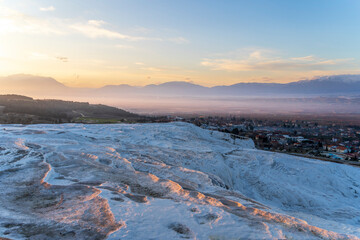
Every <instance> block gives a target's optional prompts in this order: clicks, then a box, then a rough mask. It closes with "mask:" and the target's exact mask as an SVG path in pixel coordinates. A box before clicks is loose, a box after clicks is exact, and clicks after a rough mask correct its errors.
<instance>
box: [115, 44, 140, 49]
mask: <svg viewBox="0 0 360 240" xmlns="http://www.w3.org/2000/svg"><path fill="white" fill-rule="evenodd" d="M115 47H116V48H119V49H134V48H135V47H134V46H131V45H124V44H117V45H115Z"/></svg>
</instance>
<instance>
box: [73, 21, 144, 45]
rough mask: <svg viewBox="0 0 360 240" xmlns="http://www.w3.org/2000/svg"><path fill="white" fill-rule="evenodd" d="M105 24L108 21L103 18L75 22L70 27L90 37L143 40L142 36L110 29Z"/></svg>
mask: <svg viewBox="0 0 360 240" xmlns="http://www.w3.org/2000/svg"><path fill="white" fill-rule="evenodd" d="M105 24H106V22H105V21H102V20H89V21H88V22H87V23H76V24H73V25H71V26H70V28H72V29H74V30H76V31H77V32H79V33H81V34H83V35H85V36H87V37H90V38H111V39H124V40H130V41H138V40H143V38H142V37H136V36H130V35H126V34H122V33H120V32H117V31H114V30H109V29H107V28H105V27H104V25H105Z"/></svg>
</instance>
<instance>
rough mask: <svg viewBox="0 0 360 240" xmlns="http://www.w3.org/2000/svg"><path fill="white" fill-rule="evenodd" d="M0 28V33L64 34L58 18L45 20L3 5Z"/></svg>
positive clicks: (0, 10)
mask: <svg viewBox="0 0 360 240" xmlns="http://www.w3.org/2000/svg"><path fill="white" fill-rule="evenodd" d="M0 30H1V31H0V34H7V33H14V32H15V33H28V34H29V33H30V34H64V31H63V30H64V29H63V26H62V24H61V21H59V20H54V19H52V20H47V21H46V20H43V19H40V18H37V17H33V16H29V15H26V14H24V13H21V12H19V11H16V10H13V9H9V8H5V7H2V8H0Z"/></svg>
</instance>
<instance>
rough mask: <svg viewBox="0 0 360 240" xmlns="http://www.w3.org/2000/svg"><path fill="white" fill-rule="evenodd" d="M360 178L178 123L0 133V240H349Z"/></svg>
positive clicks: (359, 211)
mask: <svg viewBox="0 0 360 240" xmlns="http://www.w3.org/2000/svg"><path fill="white" fill-rule="evenodd" d="M359 226H360V169H359V168H355V167H352V166H347V165H340V164H335V163H330V162H322V161H319V160H312V159H305V158H300V157H294V156H289V155H284V154H277V153H271V152H265V151H260V150H256V149H255V148H254V144H253V142H252V141H251V140H240V139H232V138H231V137H230V136H229V135H227V134H225V133H220V132H213V131H208V130H203V129H200V128H197V127H195V126H193V125H190V124H186V123H168V124H132V125H130V124H127V125H126V124H119V125H118V124H114V125H82V124H64V125H29V126H23V125H1V126H0V237H5V238H10V239H74V238H77V239H103V238H108V239H182V238H190V239H243V238H245V239H272V238H273V239H279V238H293V239H318V238H319V239H358V238H357V237H360V230H359V229H360V228H359Z"/></svg>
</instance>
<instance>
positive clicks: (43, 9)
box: [39, 6, 55, 12]
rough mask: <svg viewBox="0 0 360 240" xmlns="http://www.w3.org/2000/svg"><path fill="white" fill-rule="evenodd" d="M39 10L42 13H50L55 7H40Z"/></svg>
mask: <svg viewBox="0 0 360 240" xmlns="http://www.w3.org/2000/svg"><path fill="white" fill-rule="evenodd" d="M39 10H40V11H43V12H52V11H55V7H53V6H49V7H41V8H39Z"/></svg>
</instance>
